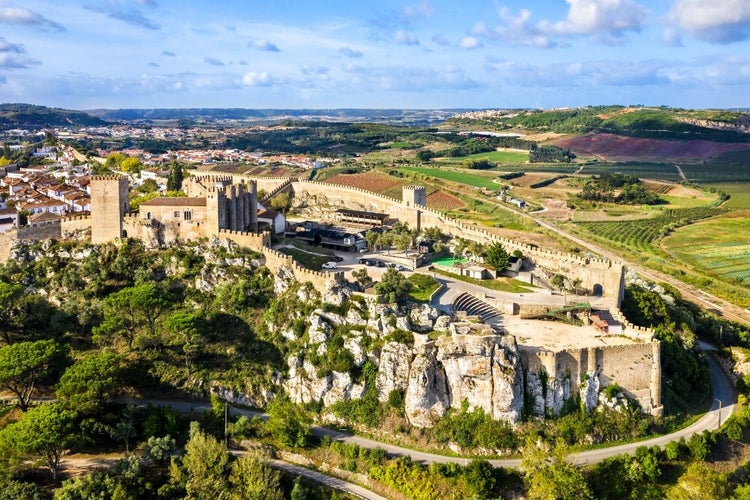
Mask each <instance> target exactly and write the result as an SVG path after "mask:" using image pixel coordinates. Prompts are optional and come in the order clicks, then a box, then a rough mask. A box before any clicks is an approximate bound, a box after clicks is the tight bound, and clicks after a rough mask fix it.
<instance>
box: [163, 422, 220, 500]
mask: <svg viewBox="0 0 750 500" xmlns="http://www.w3.org/2000/svg"><path fill="white" fill-rule="evenodd" d="M228 464H229V453H228V452H227V450H226V448H224V445H223V444H222V443H219V442H218V441H217V440H216V438H214V437H213V436H211V435H209V434H206V433H204V432H203V431H201V429H200V426H199V425H198V423H197V422H191V424H190V440H189V441H188V442H187V444H186V445H185V454H184V455H183V456H182V458H181V459H180V460H179V463H177V462H174V461H173V462H172V467H171V469H170V476H171V479H170V480H171V482H172V483H173V484H176V485H178V486H180V487H182V488H184V489H185V492H186V493H187V495H186V496H185V498H186V499H190V500H204V499H208V498H210V499H213V500H225V499H229V498H230V496H229V488H228V482H227V473H228V471H229V467H228Z"/></svg>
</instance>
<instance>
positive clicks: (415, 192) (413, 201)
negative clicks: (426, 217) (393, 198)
mask: <svg viewBox="0 0 750 500" xmlns="http://www.w3.org/2000/svg"><path fill="white" fill-rule="evenodd" d="M401 203H402V204H403V205H405V206H407V207H412V208H416V207H417V206H422V207H425V206H427V190H426V189H425V187H424V186H404V187H403V188H402V191H401Z"/></svg>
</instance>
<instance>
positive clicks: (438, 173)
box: [396, 167, 500, 191]
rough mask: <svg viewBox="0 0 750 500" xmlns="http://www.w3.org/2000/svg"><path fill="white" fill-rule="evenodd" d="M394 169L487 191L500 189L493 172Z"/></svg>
mask: <svg viewBox="0 0 750 500" xmlns="http://www.w3.org/2000/svg"><path fill="white" fill-rule="evenodd" d="M396 170H397V171H398V172H408V173H411V174H422V175H425V176H428V177H434V178H437V179H444V180H447V181H451V182H456V183H459V184H466V185H468V186H472V187H475V188H484V189H487V190H489V191H497V190H499V189H500V184H498V183H496V182H494V179H495V178H496V175H495V174H490V175H481V174H476V173H469V172H470V171H468V170H465V171H456V170H445V169H441V168H431V167H399V168H397V169H396Z"/></svg>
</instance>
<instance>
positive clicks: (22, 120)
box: [0, 104, 107, 129]
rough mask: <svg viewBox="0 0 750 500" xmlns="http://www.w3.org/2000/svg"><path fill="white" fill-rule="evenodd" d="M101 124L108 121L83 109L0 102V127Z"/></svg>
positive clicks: (94, 125)
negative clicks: (73, 109)
mask: <svg viewBox="0 0 750 500" xmlns="http://www.w3.org/2000/svg"><path fill="white" fill-rule="evenodd" d="M101 125H107V122H105V121H104V120H102V119H101V118H98V117H96V116H91V115H89V114H87V113H84V112H81V111H72V110H69V109H59V108H48V107H46V106H36V105H34V104H0V129H12V128H25V129H42V128H50V127H97V126H101Z"/></svg>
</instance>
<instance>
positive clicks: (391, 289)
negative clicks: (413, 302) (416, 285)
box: [375, 268, 412, 304]
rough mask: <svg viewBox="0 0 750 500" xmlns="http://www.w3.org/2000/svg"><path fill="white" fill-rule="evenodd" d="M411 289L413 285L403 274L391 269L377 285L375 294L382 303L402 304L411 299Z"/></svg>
mask: <svg viewBox="0 0 750 500" xmlns="http://www.w3.org/2000/svg"><path fill="white" fill-rule="evenodd" d="M411 288H412V283H411V282H410V281H409V280H407V279H406V277H405V276H404V275H403V274H402V273H400V272H398V271H396V270H395V269H394V268H390V269H388V270H387V271H386V272H385V273H383V277H382V278H381V279H380V282H379V283H377V284H376V285H375V292H376V293H377V294H378V298H379V299H380V301H381V302H385V303H387V304H402V303H404V302H406V301H407V300H408V299H409V292H410V291H411Z"/></svg>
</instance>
